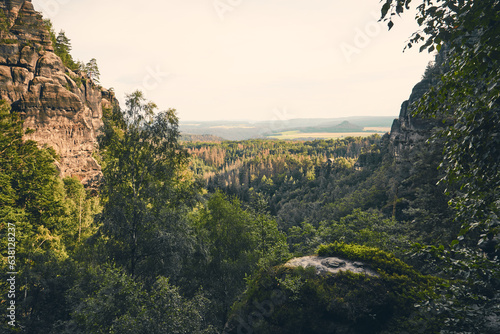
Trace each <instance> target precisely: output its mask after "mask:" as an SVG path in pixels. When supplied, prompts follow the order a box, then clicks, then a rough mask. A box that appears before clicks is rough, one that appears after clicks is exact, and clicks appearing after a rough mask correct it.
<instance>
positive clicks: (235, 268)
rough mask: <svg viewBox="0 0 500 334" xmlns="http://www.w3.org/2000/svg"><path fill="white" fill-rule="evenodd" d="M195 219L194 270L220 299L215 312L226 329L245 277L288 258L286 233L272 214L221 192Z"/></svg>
mask: <svg viewBox="0 0 500 334" xmlns="http://www.w3.org/2000/svg"><path fill="white" fill-rule="evenodd" d="M195 221H196V223H195V224H196V234H197V236H198V238H199V247H200V248H199V250H198V251H197V252H196V253H197V254H199V258H198V261H196V262H194V268H193V271H192V273H193V272H195V273H198V274H197V275H196V274H195V275H194V276H195V277H198V279H199V280H200V282H199V285H201V286H203V287H204V289H205V291H207V292H208V293H209V294H211V295H212V296H213V298H214V300H215V301H216V302H215V305H216V306H215V308H214V313H215V316H216V318H217V320H218V321H220V322H219V323H218V327H220V328H222V327H223V326H224V324H225V322H226V320H227V313H228V311H229V308H230V306H231V305H232V303H233V302H234V301H235V300H236V298H237V296H238V295H239V294H240V293H241V292H243V289H244V286H245V282H244V278H245V277H246V276H248V275H251V274H252V273H253V272H254V271H255V270H256V269H257V268H258V267H262V268H267V267H268V266H270V265H274V264H277V263H281V262H282V261H283V260H284V259H287V258H288V256H289V255H288V249H287V246H286V242H285V236H284V235H283V234H282V233H280V232H279V231H278V228H277V224H276V222H275V221H274V220H272V219H271V218H270V217H268V216H266V215H263V214H259V213H256V212H252V210H243V209H242V208H241V205H240V203H239V201H238V200H237V199H235V198H233V199H231V200H229V199H227V198H226V196H224V195H223V194H221V193H220V192H216V193H215V194H213V195H212V196H210V199H209V201H208V203H207V204H206V206H205V207H203V208H202V209H201V210H200V211H199V213H197V215H196V217H195ZM192 273H191V275H192Z"/></svg>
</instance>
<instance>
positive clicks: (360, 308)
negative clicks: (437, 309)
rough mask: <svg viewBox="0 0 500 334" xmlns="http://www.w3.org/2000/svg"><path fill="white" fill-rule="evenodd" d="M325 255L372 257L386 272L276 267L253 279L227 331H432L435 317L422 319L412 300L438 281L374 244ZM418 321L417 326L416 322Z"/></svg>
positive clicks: (327, 248) (336, 247)
mask: <svg viewBox="0 0 500 334" xmlns="http://www.w3.org/2000/svg"><path fill="white" fill-rule="evenodd" d="M322 252H323V253H325V255H326V254H331V253H334V254H337V255H340V254H342V255H352V256H353V257H354V258H353V259H351V260H355V259H359V260H360V259H361V258H363V259H367V260H371V261H372V262H370V263H371V264H372V268H377V267H376V264H375V263H380V264H382V265H383V266H384V267H385V269H386V270H380V271H379V272H380V273H381V275H380V276H379V277H376V276H367V275H363V274H354V273H352V272H340V273H338V274H326V275H318V274H316V270H315V269H314V268H308V269H303V268H300V267H299V268H289V267H286V266H278V267H274V268H271V269H269V270H266V271H261V272H260V273H259V274H258V275H255V277H254V278H253V279H252V280H251V281H249V285H248V288H247V291H246V292H245V294H244V295H243V298H242V300H241V301H240V302H237V303H235V305H234V307H233V311H232V315H231V318H230V321H229V325H228V327H227V328H226V331H225V332H226V333H238V332H242V331H243V330H245V331H248V332H249V331H250V330H251V331H253V332H255V333H332V332H335V331H342V332H345V333H396V332H398V333H399V332H406V333H419V332H420V331H421V330H425V331H426V332H434V331H435V330H436V329H437V326H436V323H437V319H434V318H431V317H429V318H427V319H423V318H422V317H421V316H420V315H419V313H418V311H419V310H418V309H416V308H414V304H415V303H416V302H419V301H421V300H424V298H425V296H426V295H427V294H432V291H433V289H434V286H435V285H436V283H437V282H438V281H437V280H436V279H434V278H431V277H426V276H423V275H421V274H419V273H418V272H416V271H415V270H413V269H412V268H411V267H410V266H408V265H406V264H404V263H403V262H401V261H400V260H398V259H396V258H395V257H394V256H392V255H390V254H388V253H385V252H382V251H380V250H377V249H374V248H367V247H363V246H355V245H346V244H336V245H330V246H325V247H323V248H322ZM417 324H418V327H417V326H416V325H417Z"/></svg>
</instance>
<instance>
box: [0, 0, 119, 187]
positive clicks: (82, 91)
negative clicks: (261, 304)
mask: <svg viewBox="0 0 500 334" xmlns="http://www.w3.org/2000/svg"><path fill="white" fill-rule="evenodd" d="M0 16H1V17H0V19H1V20H2V21H3V22H2V30H1V31H0V99H4V100H6V101H8V102H9V103H11V105H12V110H13V111H14V112H19V113H21V115H22V118H23V119H24V124H25V127H28V128H31V129H34V130H35V132H34V133H33V134H32V135H30V136H29V138H27V139H33V140H35V141H37V142H38V143H39V144H40V145H41V146H43V145H48V146H51V147H53V148H54V149H55V150H56V152H57V153H58V154H59V156H60V160H59V161H58V162H57V166H58V168H59V170H60V172H61V176H62V177H65V176H74V177H77V178H79V179H80V180H81V181H82V182H83V183H84V184H86V185H90V186H95V185H96V183H97V182H98V180H99V178H100V176H101V169H100V166H99V165H98V163H97V162H96V161H95V159H94V158H93V157H92V154H93V152H94V151H95V150H96V148H97V135H98V132H99V129H100V127H101V126H102V108H103V105H104V106H105V107H110V106H111V105H112V103H117V102H116V99H115V97H114V94H113V93H111V92H109V91H106V90H103V89H102V88H101V87H99V86H97V85H96V84H95V83H93V82H92V80H90V79H89V78H88V77H87V76H86V74H85V73H83V72H81V73H75V72H72V71H71V70H69V69H68V68H66V67H65V66H64V64H63V62H62V60H61V59H60V58H59V57H58V56H57V55H56V54H55V53H54V51H53V50H54V48H53V45H52V42H51V39H50V34H49V30H48V28H47V27H46V25H45V23H44V22H43V19H42V16H41V14H40V13H38V12H36V11H35V9H34V8H33V4H32V3H31V1H24V0H3V1H0Z"/></svg>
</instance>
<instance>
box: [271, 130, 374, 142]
mask: <svg viewBox="0 0 500 334" xmlns="http://www.w3.org/2000/svg"><path fill="white" fill-rule="evenodd" d="M374 134H377V132H342V133H328V132H315V133H302V132H299V131H286V132H281V133H280V134H277V135H274V136H268V138H273V139H284V140H287V139H301V138H304V139H305V138H318V139H337V138H346V137H368V136H371V135H374ZM378 134H380V133H378Z"/></svg>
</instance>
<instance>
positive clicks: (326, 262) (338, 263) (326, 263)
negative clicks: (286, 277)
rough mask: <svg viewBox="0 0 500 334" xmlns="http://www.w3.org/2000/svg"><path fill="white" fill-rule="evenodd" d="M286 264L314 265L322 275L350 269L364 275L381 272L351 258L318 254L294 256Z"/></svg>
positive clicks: (292, 265)
mask: <svg viewBox="0 0 500 334" xmlns="http://www.w3.org/2000/svg"><path fill="white" fill-rule="evenodd" d="M285 266H286V267H291V268H297V267H302V268H309V267H313V268H315V269H316V273H317V274H318V275H322V274H326V273H332V274H336V273H339V272H341V271H350V272H352V273H356V274H364V275H368V276H376V277H378V276H379V274H377V272H375V271H374V270H372V269H370V267H369V266H368V265H367V264H365V263H363V262H359V261H349V260H346V259H341V258H338V257H322V256H316V255H311V256H304V257H298V258H294V259H292V260H290V261H288V262H287V263H286V264H285Z"/></svg>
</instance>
